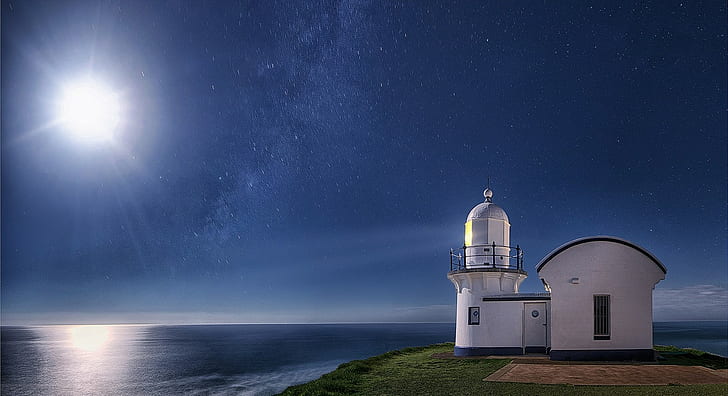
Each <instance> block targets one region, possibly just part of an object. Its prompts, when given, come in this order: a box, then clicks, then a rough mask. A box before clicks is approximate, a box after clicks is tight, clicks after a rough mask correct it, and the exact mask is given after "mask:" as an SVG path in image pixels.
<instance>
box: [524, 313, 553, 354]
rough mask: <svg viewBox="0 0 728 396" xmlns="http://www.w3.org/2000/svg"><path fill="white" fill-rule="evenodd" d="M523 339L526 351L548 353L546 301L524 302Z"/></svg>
mask: <svg viewBox="0 0 728 396" xmlns="http://www.w3.org/2000/svg"><path fill="white" fill-rule="evenodd" d="M523 306H524V310H523V334H524V337H523V341H524V343H525V345H524V347H525V352H526V353H546V330H547V329H546V328H547V327H548V318H547V315H546V303H542V302H538V303H524V304H523Z"/></svg>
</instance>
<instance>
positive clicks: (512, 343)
mask: <svg viewBox="0 0 728 396" xmlns="http://www.w3.org/2000/svg"><path fill="white" fill-rule="evenodd" d="M476 306H477V307H480V324H479V325H468V307H476ZM457 309H458V312H457V321H458V323H457V326H456V328H457V330H456V333H455V346H457V347H516V348H520V347H521V346H522V342H523V336H522V328H523V302H522V301H487V302H484V301H482V297H480V298H473V296H472V295H471V294H470V293H467V294H458V305H457ZM461 321H462V322H461Z"/></svg>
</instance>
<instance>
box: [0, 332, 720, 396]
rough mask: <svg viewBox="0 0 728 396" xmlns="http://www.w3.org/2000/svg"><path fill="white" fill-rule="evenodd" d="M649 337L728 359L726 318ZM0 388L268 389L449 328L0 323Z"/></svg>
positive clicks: (445, 336)
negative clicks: (32, 325)
mask: <svg viewBox="0 0 728 396" xmlns="http://www.w3.org/2000/svg"><path fill="white" fill-rule="evenodd" d="M654 328H655V330H654V334H655V337H654V338H655V343H656V344H669V345H676V346H681V347H694V348H697V349H703V350H706V351H710V352H712V353H716V354H720V355H723V356H728V340H727V338H728V324H727V323H726V322H661V323H655V327H654ZM0 333H1V338H2V345H1V348H2V349H0V354H1V355H2V362H1V364H0V371H1V384H0V385H1V386H0V391H1V392H2V394H8V395H10V394H12V395H36V394H74V395H82V394H94V395H96V394H125V395H127V394H137V395H140V394H145V395H146V394H181V393H184V394H221V395H222V394H234V395H270V394H275V393H277V392H280V391H282V390H283V389H285V388H286V387H287V386H289V385H293V384H298V383H302V382H306V381H309V380H312V379H315V378H318V377H319V376H321V375H322V374H324V373H326V372H329V371H331V370H333V369H335V368H336V367H337V366H338V365H339V364H341V363H344V362H347V361H349V360H353V359H362V358H366V357H369V356H373V355H378V354H381V353H384V352H386V351H390V350H393V349H400V348H404V347H407V346H419V345H428V344H434V343H439V342H448V341H452V340H453V339H454V333H455V326H454V324H438V323H426V324H422V323H406V324H310V325H298V324H291V325H281V324H270V325H261V324H250V325H187V326H180V325H169V326H162V325H117V326H34V327H8V326H4V327H2V328H1V331H0Z"/></svg>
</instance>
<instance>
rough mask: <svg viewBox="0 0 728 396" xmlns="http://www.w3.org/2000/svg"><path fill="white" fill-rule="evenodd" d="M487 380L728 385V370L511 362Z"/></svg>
mask: <svg viewBox="0 0 728 396" xmlns="http://www.w3.org/2000/svg"><path fill="white" fill-rule="evenodd" d="M484 381H495V382H522V383H535V384H572V385H670V384H680V385H690V384H728V370H712V369H709V368H707V367H702V366H673V365H625V364H622V365H614V364H608V365H607V364H590V365H585V364H579V365H564V364H559V365H554V364H538V363H536V364H534V363H530V364H521V363H515V362H514V363H510V364H507V365H506V366H505V367H503V368H501V369H500V370H498V371H496V372H495V373H493V374H491V375H489V376H488V378H485V379H484Z"/></svg>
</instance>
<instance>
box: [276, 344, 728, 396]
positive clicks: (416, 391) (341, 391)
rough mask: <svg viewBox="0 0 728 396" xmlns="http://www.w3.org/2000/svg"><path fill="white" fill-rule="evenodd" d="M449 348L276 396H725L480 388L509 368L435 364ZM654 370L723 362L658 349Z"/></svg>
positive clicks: (650, 389) (346, 368) (352, 365)
mask: <svg viewBox="0 0 728 396" xmlns="http://www.w3.org/2000/svg"><path fill="white" fill-rule="evenodd" d="M452 349H453V344H452V343H447V344H437V345H430V346H427V347H417V348H406V349H402V350H399V351H392V352H387V353H385V354H383V355H379V356H374V357H371V358H369V359H364V360H354V361H351V362H348V363H344V364H342V365H340V366H339V367H338V368H337V369H336V370H334V371H332V372H330V373H328V374H325V375H323V376H322V377H321V378H319V379H317V380H314V381H311V382H309V383H306V384H301V385H296V386H291V387H289V388H288V389H286V390H285V391H284V392H283V393H282V395H352V394H360V395H485V394H495V395H559V396H563V395H606V394H609V395H611V394H619V395H638V394H639V395H642V394H650V395H685V394H696V395H697V394H700V395H721V396H722V395H726V394H728V385H726V384H719V385H678V386H673V385H671V386H574V385H536V384H517V383H495V382H484V381H483V378H485V377H487V376H488V375H490V374H491V373H493V372H495V371H496V370H498V369H500V368H501V367H503V366H505V365H506V364H508V363H509V361H510V360H508V359H497V360H491V359H438V358H433V357H432V355H433V354H435V353H442V352H449V351H452ZM658 351H661V352H660V353H661V354H663V352H664V356H665V358H664V359H662V360H660V361H659V362H660V364H687V365H704V366H706V367H711V368H726V367H727V366H726V359H724V358H720V357H717V356H714V355H710V354H707V353H704V352H700V351H695V350H683V349H679V348H674V347H658Z"/></svg>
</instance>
